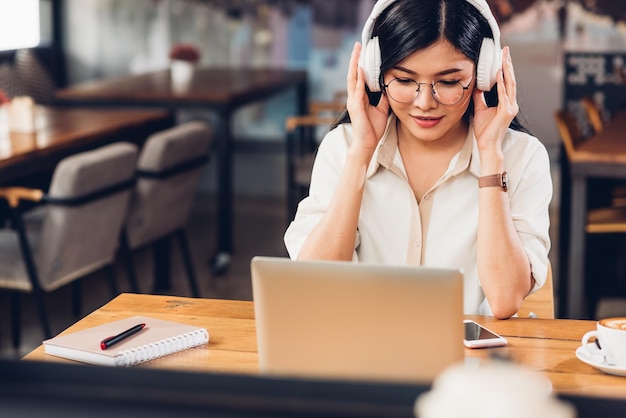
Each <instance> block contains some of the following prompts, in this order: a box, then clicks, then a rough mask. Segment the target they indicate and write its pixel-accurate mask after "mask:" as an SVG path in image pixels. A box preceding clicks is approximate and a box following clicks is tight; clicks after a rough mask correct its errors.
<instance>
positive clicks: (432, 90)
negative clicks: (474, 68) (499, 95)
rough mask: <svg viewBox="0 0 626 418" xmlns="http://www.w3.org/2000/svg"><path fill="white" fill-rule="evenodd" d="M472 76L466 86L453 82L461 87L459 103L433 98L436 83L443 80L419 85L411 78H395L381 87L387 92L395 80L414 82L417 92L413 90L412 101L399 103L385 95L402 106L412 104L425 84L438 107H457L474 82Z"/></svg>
mask: <svg viewBox="0 0 626 418" xmlns="http://www.w3.org/2000/svg"><path fill="white" fill-rule="evenodd" d="M474 76H475V74H472V78H471V79H470V81H469V83H468V84H467V86H463V84H461V82H460V81H458V80H456V81H454V82H455V83H457V84H458V85H459V86H461V88H462V89H463V94H462V95H461V97H460V98H459V101H457V102H455V103H441V102H440V101H439V99H437V97H435V84H437V83H439V82H441V81H445V80H437V81H431V82H430V83H420V82H417V81H415V80H413V79H412V78H401V77H395V78H392V79H391V80H389V83H383V84H382V86H383V88H384V89H385V91H386V90H387V88H388V87H389V84H391V83H393V82H394V81H396V80H407V81H409V80H410V81H412V82H414V83H415V84H417V90H415V97H413V99H412V100H411V101H408V102H401V101H399V100H396V99H394V98H393V97H392V96H391V95H390V94H389V93H387V94H388V95H389V97H391V98H392V99H393V100H394V101H396V102H398V103H403V104H406V103H412V102H414V101H415V100H417V98H418V97H419V95H420V92H421V88H422V84H427V85H428V84H430V94H431V96H432V97H433V99H435V101H436V102H437V103H439V104H440V105H443V106H454V105H457V104H459V103H461V100H463V97H465V92H466V91H467V90H468V89H469V88H470V86H471V85H472V81H474Z"/></svg>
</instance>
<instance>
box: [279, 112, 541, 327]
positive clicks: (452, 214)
mask: <svg viewBox="0 0 626 418" xmlns="http://www.w3.org/2000/svg"><path fill="white" fill-rule="evenodd" d="M351 142H352V125H350V124H343V125H340V126H338V127H337V128H336V129H334V130H332V131H331V132H329V133H328V134H327V135H326V137H325V138H324V140H323V141H322V143H321V144H320V147H319V150H318V153H317V156H316V159H315V164H314V167H313V173H312V178H311V186H310V190H309V196H308V197H307V198H305V199H303V200H302V201H301V202H300V204H299V205H298V211H297V213H296V216H295V219H294V220H293V222H291V224H290V226H289V228H288V229H287V231H286V233H285V245H286V247H287V250H288V251H289V255H290V257H291V258H293V259H295V258H297V257H298V253H299V252H300V248H301V247H302V244H303V243H304V241H305V239H306V237H307V236H308V234H309V233H310V232H311V230H312V229H313V228H314V227H315V226H316V225H317V224H318V222H319V221H320V220H321V219H322V216H323V215H324V212H325V211H326V209H327V207H328V205H329V203H330V201H331V198H332V196H333V193H334V192H335V189H336V187H337V183H338V180H339V177H340V175H341V171H342V170H343V166H344V162H345V159H346V154H347V151H348V148H349V146H350V143H351ZM397 144H398V140H397V134H396V117H395V116H394V115H391V116H390V117H389V120H388V122H387V128H386V131H385V134H384V135H383V138H382V139H381V141H380V143H379V145H378V147H377V149H376V151H375V153H374V156H373V157H372V161H371V162H370V165H369V167H368V170H367V179H366V183H365V189H364V194H363V201H362V203H361V213H360V216H359V222H358V231H357V239H356V242H355V244H354V256H353V259H354V260H355V261H363V262H372V263H383V264H409V265H421V266H428V267H445V268H455V269H461V270H462V271H463V273H464V283H465V286H464V312H465V314H478V315H492V312H491V308H490V307H489V304H488V302H487V300H486V298H485V295H484V293H483V291H482V289H481V287H480V279H479V277H478V266H477V255H476V240H477V233H478V210H479V206H478V200H479V199H478V196H479V193H478V177H479V176H480V175H481V168H480V159H479V154H478V148H477V145H476V139H475V137H474V130H473V128H472V126H470V129H469V133H468V136H467V139H466V141H465V144H464V145H463V147H462V149H461V150H460V151H459V152H458V153H457V154H456V155H455V156H454V157H453V158H452V160H451V161H450V164H449V166H448V169H447V170H446V172H445V174H444V175H443V176H442V177H441V178H440V179H439V180H438V181H437V182H436V183H435V184H434V185H433V187H432V188H431V189H430V190H429V191H428V192H427V193H426V194H425V195H424V196H423V198H422V201H421V202H417V201H416V199H415V195H414V193H413V191H412V189H411V187H410V185H409V182H408V180H407V176H406V171H405V168H404V164H403V161H402V158H401V156H400V152H399V150H398V146H397ZM502 151H503V153H504V168H505V171H506V172H507V173H508V175H509V186H508V192H507V193H508V197H509V204H510V207H511V215H512V217H513V223H514V224H515V228H516V230H517V233H518V234H519V237H520V239H521V241H522V244H523V246H524V249H525V251H526V254H527V255H528V259H529V261H530V264H531V269H532V274H533V277H534V278H535V281H536V285H535V288H534V289H533V291H536V290H537V289H539V288H540V287H541V286H543V284H544V283H545V279H546V275H547V271H548V251H549V250H550V237H549V231H548V230H549V226H550V220H549V213H548V205H549V203H550V200H551V199H552V180H551V177H550V160H549V157H548V153H547V151H546V148H545V147H544V145H543V144H542V143H541V142H539V140H538V139H537V138H535V137H533V136H530V135H528V134H525V133H522V132H518V131H514V130H511V129H509V130H508V131H507V134H506V136H505V138H504V141H503V144H502ZM494 245H497V243H494Z"/></svg>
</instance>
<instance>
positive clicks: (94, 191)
mask: <svg viewBox="0 0 626 418" xmlns="http://www.w3.org/2000/svg"><path fill="white" fill-rule="evenodd" d="M136 158H137V148H136V146H135V145H133V144H130V143H117V144H112V145H107V146H104V147H102V148H99V149H96V150H93V151H86V152H82V153H79V154H76V155H73V156H70V157H67V158H65V159H64V160H62V161H61V162H60V163H59V164H58V165H57V167H56V168H55V170H54V173H53V177H52V181H51V184H50V188H49V190H48V192H47V193H44V192H42V191H40V190H34V189H26V188H21V187H6V188H1V189H0V196H1V197H2V198H3V199H4V200H5V201H6V202H7V204H8V205H7V206H8V210H9V212H10V216H11V227H12V228H11V230H3V231H1V232H0V288H3V289H7V290H9V291H10V292H11V295H12V298H11V305H12V306H11V311H12V312H11V314H12V336H13V345H14V347H15V348H18V347H19V345H20V293H31V294H32V295H33V297H34V299H35V303H36V306H37V310H38V314H39V320H40V322H41V326H42V328H43V331H44V335H45V337H46V338H50V337H51V336H52V333H51V330H50V323H49V319H48V315H47V313H46V308H45V304H44V294H45V293H50V292H53V291H54V290H56V289H58V288H60V287H62V286H65V285H67V284H70V283H71V284H72V285H73V306H74V315H75V316H76V317H78V316H79V314H80V287H78V285H79V281H78V279H80V278H83V277H85V276H86V275H88V274H91V273H93V272H96V271H98V270H101V269H104V270H106V272H107V273H108V276H109V280H110V286H111V293H112V295H113V296H115V295H117V294H118V289H117V284H116V281H115V277H114V271H113V268H112V265H113V261H114V258H115V252H116V250H117V247H118V243H119V234H120V231H121V229H122V225H123V222H124V218H125V215H126V210H127V206H128V202H129V199H130V194H131V189H132V186H133V183H134V175H135V173H134V168H135V160H136ZM22 201H30V202H37V204H38V205H37V207H35V208H34V209H32V210H30V211H28V212H23V211H22V208H21V207H20V206H21V203H22ZM30 202H29V203H30ZM22 206H23V205H22Z"/></svg>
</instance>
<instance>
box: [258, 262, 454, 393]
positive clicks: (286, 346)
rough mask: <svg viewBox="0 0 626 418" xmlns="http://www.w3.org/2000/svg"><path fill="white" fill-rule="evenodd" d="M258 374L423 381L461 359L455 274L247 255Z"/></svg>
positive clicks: (426, 269)
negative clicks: (252, 302)
mask: <svg viewBox="0 0 626 418" xmlns="http://www.w3.org/2000/svg"><path fill="white" fill-rule="evenodd" d="M251 274H252V293H253V299H254V311H255V318H256V332H257V344H258V354H259V368H260V371H261V373H262V374H264V375H275V376H282V377H307V378H321V379H341V380H376V381H380V380H384V381H393V382H406V383H432V381H433V379H434V378H435V377H436V376H437V375H438V374H439V373H440V372H441V371H443V369H445V368H446V367H448V366H450V365H451V364H453V363H456V362H461V361H463V357H464V349H463V333H464V328H463V274H462V272H461V271H460V270H453V269H442V268H426V267H410V266H389V265H378V264H376V265H375V264H365V263H353V262H338V261H292V260H290V259H288V258H280V257H260V256H257V257H254V258H253V259H252V261H251Z"/></svg>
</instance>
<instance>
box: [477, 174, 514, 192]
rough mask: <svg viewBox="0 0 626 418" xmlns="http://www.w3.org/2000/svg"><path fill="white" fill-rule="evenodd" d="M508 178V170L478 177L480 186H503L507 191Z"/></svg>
mask: <svg viewBox="0 0 626 418" xmlns="http://www.w3.org/2000/svg"><path fill="white" fill-rule="evenodd" d="M506 178H507V175H506V172H504V173H498V174H491V175H489V176H482V177H479V178H478V187H481V188H482V187H501V188H502V190H504V191H505V192H506V190H507V184H506Z"/></svg>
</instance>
